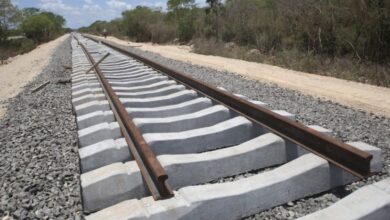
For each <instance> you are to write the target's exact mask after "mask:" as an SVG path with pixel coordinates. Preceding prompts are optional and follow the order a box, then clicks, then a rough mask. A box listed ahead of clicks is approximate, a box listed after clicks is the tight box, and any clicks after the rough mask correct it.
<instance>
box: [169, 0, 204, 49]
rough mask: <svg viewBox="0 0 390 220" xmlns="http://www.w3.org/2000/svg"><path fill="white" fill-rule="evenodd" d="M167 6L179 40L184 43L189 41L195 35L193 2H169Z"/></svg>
mask: <svg viewBox="0 0 390 220" xmlns="http://www.w3.org/2000/svg"><path fill="white" fill-rule="evenodd" d="M167 6H168V10H169V13H170V14H172V15H173V17H174V23H175V26H176V35H177V37H178V38H179V40H180V41H184V42H186V41H189V40H191V38H192V37H193V35H194V33H195V26H194V21H195V19H196V16H197V15H196V14H197V11H196V10H195V9H194V7H195V0H169V1H168V2H167ZM170 14H169V15H168V16H170Z"/></svg>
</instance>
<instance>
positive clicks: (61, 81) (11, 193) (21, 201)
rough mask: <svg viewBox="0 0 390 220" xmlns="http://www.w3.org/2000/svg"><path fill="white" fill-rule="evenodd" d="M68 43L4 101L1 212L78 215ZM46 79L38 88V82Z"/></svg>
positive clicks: (3, 214)
mask: <svg viewBox="0 0 390 220" xmlns="http://www.w3.org/2000/svg"><path fill="white" fill-rule="evenodd" d="M69 66H71V48H70V39H69V38H68V39H67V40H65V41H64V42H63V43H62V44H60V45H59V46H58V47H57V48H56V49H55V52H54V54H53V56H52V57H51V61H50V63H49V65H48V66H46V67H45V69H44V70H43V72H42V73H41V74H40V75H38V76H37V77H36V78H35V79H34V80H33V81H32V82H31V83H29V84H28V85H27V86H26V87H25V88H24V90H23V91H22V92H21V93H20V94H19V95H17V96H16V97H15V98H12V99H10V100H9V101H8V104H7V108H8V111H7V113H6V114H5V116H4V117H3V118H2V119H1V120H0V173H1V175H0V176H1V179H0V218H3V217H5V218H4V219H12V218H15V219H79V218H80V217H81V212H82V206H81V198H80V182H79V179H80V178H79V175H80V174H79V161H78V160H79V159H78V145H77V128H76V123H75V117H74V115H73V113H72V104H71V84H70V83H69V81H68V79H69V78H70V74H71V70H70V69H68V67H69ZM46 81H50V84H48V85H46V86H44V87H43V88H42V89H41V90H39V91H37V92H35V93H31V90H33V89H34V88H36V87H37V86H39V85H41V84H43V83H44V82H46Z"/></svg>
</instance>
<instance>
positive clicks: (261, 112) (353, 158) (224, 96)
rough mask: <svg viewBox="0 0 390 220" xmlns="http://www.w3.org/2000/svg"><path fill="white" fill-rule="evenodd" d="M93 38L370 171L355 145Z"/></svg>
mask: <svg viewBox="0 0 390 220" xmlns="http://www.w3.org/2000/svg"><path fill="white" fill-rule="evenodd" d="M84 36H85V37H87V38H89V39H91V40H93V41H96V42H97V41H100V42H102V43H103V44H105V45H106V46H109V47H111V48H113V49H115V50H117V51H120V52H121V53H123V54H126V55H128V56H131V57H132V58H135V59H137V60H139V61H141V62H143V63H145V64H147V65H149V66H151V67H153V68H154V69H156V70H159V71H161V72H163V73H165V74H167V75H168V76H170V77H171V78H173V79H175V80H177V81H179V82H181V83H182V84H184V85H186V86H187V87H189V88H192V89H194V90H196V91H198V92H200V93H202V94H203V95H205V96H207V97H209V98H211V99H213V100H214V101H216V102H218V103H221V104H223V105H225V106H227V107H228V108H230V109H232V110H233V111H235V112H238V113H239V114H240V115H242V116H244V117H246V118H248V119H249V120H251V121H253V122H255V123H258V124H260V125H262V126H263V127H265V128H267V129H268V130H270V131H272V132H273V133H275V134H277V135H279V136H281V137H283V138H284V139H286V140H288V141H291V142H292V143H295V144H297V145H298V146H301V147H303V148H305V149H306V150H308V151H310V152H312V153H314V154H316V155H318V156H320V157H322V158H324V159H326V160H327V161H329V162H330V163H332V164H334V165H336V166H338V167H340V168H342V169H344V170H346V171H348V172H350V173H352V174H353V175H355V176H357V177H360V178H364V177H366V176H368V175H369V174H370V161H371V159H372V155H371V154H369V153H366V152H364V151H361V150H359V149H357V148H355V147H352V146H350V145H348V144H345V143H343V142H341V141H338V140H336V139H335V138H332V137H329V136H327V135H324V134H321V133H320V132H317V131H315V130H313V129H311V128H309V127H307V126H305V125H303V124H301V123H298V122H296V121H293V120H291V119H288V118H286V117H283V116H280V115H278V114H276V113H274V112H272V111H270V110H268V109H266V108H264V107H261V106H258V105H255V104H253V103H251V102H249V101H247V100H244V99H241V98H239V97H236V96H234V95H232V94H230V93H227V92H225V91H222V90H219V89H217V88H215V87H214V86H211V85H209V84H207V83H204V82H201V81H199V80H196V79H194V78H192V77H190V76H188V75H185V74H183V73H180V72H178V71H176V70H173V69H171V68H169V67H166V66H164V65H161V64H159V63H156V62H154V61H151V60H149V59H147V58H145V57H143V56H140V55H137V54H135V53H132V52H131V51H129V50H127V49H126V48H125V47H123V46H120V45H118V44H115V43H112V42H109V41H106V40H101V39H97V38H95V37H92V36H89V35H84Z"/></svg>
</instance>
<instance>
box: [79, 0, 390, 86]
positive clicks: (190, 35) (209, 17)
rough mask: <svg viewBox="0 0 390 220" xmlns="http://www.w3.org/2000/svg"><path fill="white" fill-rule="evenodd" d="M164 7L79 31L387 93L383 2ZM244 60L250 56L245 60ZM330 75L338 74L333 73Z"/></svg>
mask: <svg viewBox="0 0 390 220" xmlns="http://www.w3.org/2000/svg"><path fill="white" fill-rule="evenodd" d="M206 3H207V6H206V7H202V8H200V7H198V6H197V5H196V4H195V1H194V0H169V1H168V2H167V10H161V9H156V8H148V7H143V6H138V7H136V8H134V9H132V10H127V11H124V12H123V13H122V16H121V17H120V18H118V19H115V20H112V21H110V22H106V21H96V22H95V23H93V24H92V25H90V26H89V27H85V28H82V29H80V31H85V32H90V33H95V34H99V33H101V32H102V31H103V29H106V30H107V31H108V33H109V34H112V35H114V36H117V37H127V38H129V39H131V40H134V41H143V42H146V41H151V42H156V43H168V42H175V41H179V42H182V43H190V44H194V46H195V51H197V52H200V53H206V54H217V55H226V56H233V57H237V58H243V59H248V60H255V61H260V62H266V63H271V64H277V65H282V66H285V67H288V68H293V69H298V70H305V71H309V72H324V73H323V74H327V75H336V76H338V77H341V78H347V79H354V80H358V81H363V82H369V83H373V84H378V85H386V86H389V85H390V74H389V63H390V1H388V0H299V1H295V0H226V1H221V0H207V1H206ZM248 51H249V52H251V53H248ZM335 72H338V73H335Z"/></svg>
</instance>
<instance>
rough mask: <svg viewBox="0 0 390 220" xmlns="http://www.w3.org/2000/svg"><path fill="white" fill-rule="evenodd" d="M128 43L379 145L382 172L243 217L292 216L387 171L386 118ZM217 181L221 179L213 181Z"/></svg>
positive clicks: (389, 122) (342, 135) (345, 137)
mask: <svg viewBox="0 0 390 220" xmlns="http://www.w3.org/2000/svg"><path fill="white" fill-rule="evenodd" d="M127 48H128V49H129V50H131V51H132V52H136V53H137V54H140V55H143V56H146V57H148V58H149V59H151V60H154V61H156V62H159V63H161V64H163V65H166V66H169V67H171V68H173V69H176V70H179V71H181V72H184V73H186V74H189V75H190V76H192V77H195V78H197V79H200V80H203V81H205V82H208V83H210V84H213V85H214V86H222V87H224V88H226V89H227V90H228V91H230V92H233V93H239V94H243V95H245V96H247V97H249V98H251V99H254V100H259V101H262V102H265V103H268V104H269V108H271V109H278V110H286V111H288V112H290V113H292V114H295V115H296V118H297V120H298V121H300V122H302V123H304V124H307V125H309V124H316V125H320V126H322V127H325V128H328V129H331V130H333V135H334V136H335V137H336V138H338V139H340V140H342V141H362V142H366V143H368V144H371V145H373V146H376V147H379V148H381V149H383V161H384V167H383V173H381V174H379V175H375V176H372V177H370V178H368V179H366V180H364V181H359V182H355V183H352V184H350V185H348V186H345V187H339V188H336V189H333V190H331V191H329V192H325V193H322V194H319V195H315V196H312V197H310V198H304V199H300V200H298V201H290V202H288V203H286V204H284V205H282V206H278V207H275V208H273V209H270V210H267V211H264V212H261V213H258V214H256V215H253V216H249V217H247V218H246V219H294V218H297V217H300V216H304V215H307V214H309V213H312V212H314V211H316V210H319V209H322V208H325V207H327V206H329V205H331V204H333V203H334V202H336V201H337V200H339V199H340V198H343V197H344V196H346V195H348V194H349V193H351V192H352V191H354V190H356V189H358V188H359V187H361V186H363V185H367V184H370V183H372V182H377V181H379V180H381V179H384V178H386V177H389V176H390V175H389V173H390V118H386V117H383V116H378V115H374V114H372V113H367V112H364V111H362V110H356V109H353V108H350V107H346V106H343V105H340V104H338V103H335V102H331V101H328V100H324V99H320V98H314V97H312V96H309V95H304V94H302V93H300V92H297V91H294V90H290V89H285V88H281V87H278V86H277V85H275V84H269V83H262V82H259V81H255V80H249V79H247V78H245V77H243V76H242V75H239V74H234V73H231V72H220V71H216V70H214V69H210V68H206V67H202V66H197V65H191V64H188V63H184V62H181V61H177V60H172V59H168V58H165V57H162V56H160V55H158V54H155V53H152V52H146V51H142V50H139V49H137V48H130V47H127ZM263 171H264V170H262V171H260V172H263ZM257 172H259V171H257ZM250 175H253V173H247V174H244V175H239V176H237V177H231V178H230V179H231V180H234V179H236V178H242V176H244V177H245V176H250ZM219 181H225V180H216V181H214V182H219Z"/></svg>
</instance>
